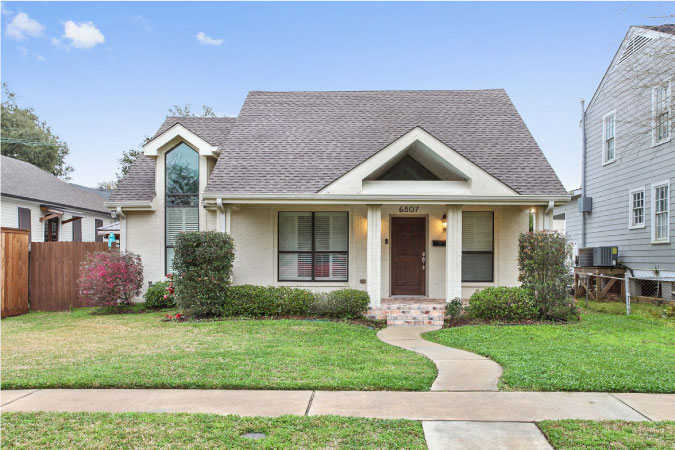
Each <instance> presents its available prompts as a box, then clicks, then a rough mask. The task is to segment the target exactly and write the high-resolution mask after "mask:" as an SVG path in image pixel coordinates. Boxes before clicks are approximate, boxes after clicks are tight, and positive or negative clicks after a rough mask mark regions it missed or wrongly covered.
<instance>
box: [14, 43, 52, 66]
mask: <svg viewBox="0 0 675 450" xmlns="http://www.w3.org/2000/svg"><path fill="white" fill-rule="evenodd" d="M16 51H18V52H19V53H20V54H21V61H28V60H29V59H31V58H35V60H36V61H40V62H42V61H44V60H45V57H44V56H42V55H41V54H39V53H33V52H31V51H30V50H28V49H27V48H26V47H24V46H23V45H19V46H17V47H16Z"/></svg>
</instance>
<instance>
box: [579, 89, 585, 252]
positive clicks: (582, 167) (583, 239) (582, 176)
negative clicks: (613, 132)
mask: <svg viewBox="0 0 675 450" xmlns="http://www.w3.org/2000/svg"><path fill="white" fill-rule="evenodd" d="M581 203H582V204H583V205H585V203H586V108H585V107H584V99H583V98H582V99H581ZM584 209H585V208H584ZM580 247H581V248H584V247H586V211H585V210H584V211H582V212H581V246H580Z"/></svg>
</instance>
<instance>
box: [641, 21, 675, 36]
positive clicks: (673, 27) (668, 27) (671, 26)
mask: <svg viewBox="0 0 675 450" xmlns="http://www.w3.org/2000/svg"><path fill="white" fill-rule="evenodd" d="M638 26H639V27H640V28H646V29H647V30H654V31H659V32H661V33H668V34H675V23H664V24H663V25H638Z"/></svg>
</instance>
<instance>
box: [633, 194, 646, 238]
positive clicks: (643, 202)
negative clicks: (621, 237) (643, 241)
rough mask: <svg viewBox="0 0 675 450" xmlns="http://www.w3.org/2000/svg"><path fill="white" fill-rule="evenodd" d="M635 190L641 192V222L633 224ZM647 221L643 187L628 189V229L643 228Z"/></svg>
mask: <svg viewBox="0 0 675 450" xmlns="http://www.w3.org/2000/svg"><path fill="white" fill-rule="evenodd" d="M636 192H642V223H641V224H638V225H633V194H634V193H636ZM646 223H647V196H646V195H645V188H644V187H641V188H637V189H633V190H631V191H628V229H629V230H637V229H641V228H645V226H646V225H645V224H646Z"/></svg>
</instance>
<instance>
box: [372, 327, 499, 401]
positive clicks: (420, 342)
mask: <svg viewBox="0 0 675 450" xmlns="http://www.w3.org/2000/svg"><path fill="white" fill-rule="evenodd" d="M439 329H440V327H438V326H430V325H416V326H406V327H387V328H385V329H383V330H381V331H380V332H378V333H377V337H378V338H379V339H380V340H381V341H383V342H386V343H387V344H390V345H395V346H396V347H401V348H405V349H406V350H410V351H413V352H416V353H419V354H421V355H424V356H426V357H427V358H429V359H430V360H432V361H433V362H434V364H436V368H437V369H438V376H437V377H436V380H435V381H434V383H433V385H432V386H431V390H432V391H496V390H497V383H498V382H499V377H501V376H502V368H501V366H500V365H499V364H497V363H496V362H494V361H492V360H491V359H488V358H486V357H484V356H481V355H477V354H475V353H471V352H467V351H464V350H459V349H456V348H451V347H446V346H444V345H440V344H436V343H434V342H429V341H427V340H424V339H422V336H421V334H422V333H426V332H427V331H435V330H439Z"/></svg>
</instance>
